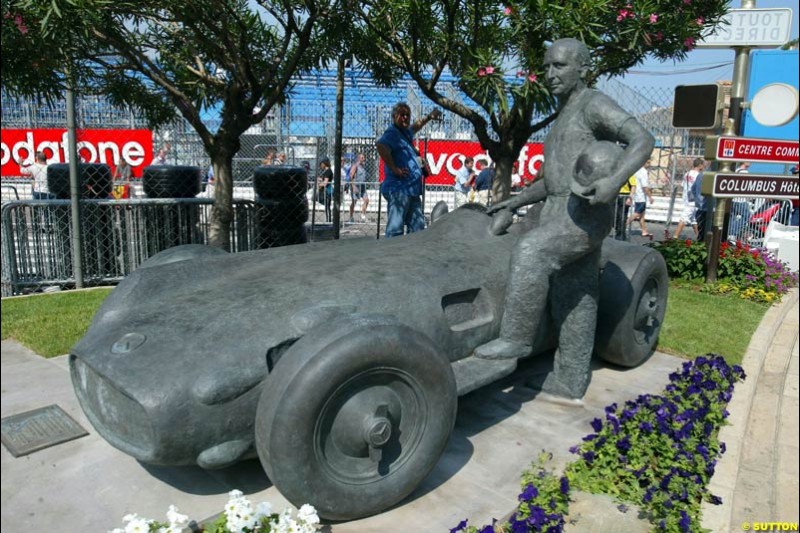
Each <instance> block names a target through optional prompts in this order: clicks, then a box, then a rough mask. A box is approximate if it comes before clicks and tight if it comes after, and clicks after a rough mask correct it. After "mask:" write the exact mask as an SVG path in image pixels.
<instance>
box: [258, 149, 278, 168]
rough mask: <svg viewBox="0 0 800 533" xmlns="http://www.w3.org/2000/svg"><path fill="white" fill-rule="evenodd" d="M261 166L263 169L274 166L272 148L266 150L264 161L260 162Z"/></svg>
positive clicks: (273, 151)
mask: <svg viewBox="0 0 800 533" xmlns="http://www.w3.org/2000/svg"><path fill="white" fill-rule="evenodd" d="M261 164H262V165H264V166H265V167H268V166H270V165H274V164H275V150H273V149H272V148H268V149H267V155H265V156H264V159H262V160H261Z"/></svg>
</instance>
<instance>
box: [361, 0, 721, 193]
mask: <svg viewBox="0 0 800 533" xmlns="http://www.w3.org/2000/svg"><path fill="white" fill-rule="evenodd" d="M728 7H729V6H728V2H727V0H558V1H555V0H508V1H506V2H497V1H491V0H364V1H363V7H362V13H363V14H362V15H361V17H360V21H359V23H360V26H361V27H362V28H363V31H364V32H365V34H366V35H367V36H368V37H367V40H368V41H369V42H372V43H373V47H372V49H371V50H370V53H369V54H368V55H366V56H364V57H363V58H361V59H362V62H363V63H364V64H365V65H366V66H367V68H369V70H370V71H371V72H372V73H373V75H374V76H375V77H376V79H378V80H380V81H382V82H384V83H392V82H395V81H397V80H398V79H399V78H400V77H401V76H403V75H404V74H408V75H409V76H410V77H411V78H412V79H413V81H414V82H415V83H416V84H417V86H418V87H419V89H420V91H421V92H422V93H423V94H425V96H427V97H428V98H429V99H430V100H432V101H433V102H435V103H436V104H437V105H439V106H441V107H442V108H444V109H446V110H448V111H451V112H453V113H456V114H457V115H459V116H461V117H464V118H465V119H467V120H469V122H470V123H471V124H472V125H473V127H474V130H475V133H476V135H477V137H478V140H479V141H480V143H481V146H482V147H483V148H484V149H486V150H488V152H489V155H490V156H491V158H492V160H494V161H495V162H496V164H497V171H496V172H497V175H496V178H495V182H494V186H493V189H494V190H493V193H494V198H495V199H498V200H502V199H505V198H507V197H508V195H509V193H510V189H511V172H512V167H513V163H514V161H515V160H516V159H517V157H518V155H519V152H520V150H521V149H522V147H523V146H524V145H525V144H526V143H527V142H528V139H529V138H530V137H531V136H532V135H533V134H534V133H536V132H537V131H540V130H542V129H543V128H546V127H547V126H548V125H549V124H550V123H551V122H552V121H553V120H554V119H555V118H556V112H557V109H556V106H555V104H556V102H555V101H554V99H553V98H552V96H551V95H550V93H549V92H548V90H547V88H546V87H545V85H544V76H543V74H544V72H543V69H542V63H543V60H544V54H545V52H546V50H547V48H548V46H549V44H550V43H552V42H553V41H555V40H557V39H561V38H566V37H573V38H577V39H579V40H581V41H583V42H584V43H585V44H586V45H587V47H588V48H589V50H590V52H591V54H592V69H591V73H590V75H589V79H588V81H589V83H590V84H592V83H593V82H595V81H596V80H597V79H598V78H599V77H600V76H605V75H608V76H617V75H620V74H623V73H625V72H626V71H627V70H628V69H630V68H631V67H633V66H635V65H637V64H639V63H641V62H642V61H643V60H644V59H645V58H646V57H648V56H650V57H655V58H658V59H661V60H675V61H681V60H684V59H685V58H686V55H687V53H688V52H690V51H691V50H692V49H693V48H694V47H695V45H696V44H697V42H698V41H699V40H701V39H702V38H703V37H704V36H707V35H708V34H710V33H712V32H713V31H714V29H715V28H716V26H717V25H718V24H720V20H721V18H722V17H723V16H724V15H725V13H726V12H727V9H728ZM445 73H449V74H452V75H453V76H454V77H455V78H456V79H457V80H458V81H457V85H458V88H459V89H460V91H461V92H462V93H464V94H465V95H466V96H467V97H468V99H466V100H463V101H462V100H459V99H457V98H454V97H452V96H451V95H452V91H448V88H447V86H445V84H442V83H440V79H441V77H442V75H443V74H445ZM622 104H623V105H624V103H622Z"/></svg>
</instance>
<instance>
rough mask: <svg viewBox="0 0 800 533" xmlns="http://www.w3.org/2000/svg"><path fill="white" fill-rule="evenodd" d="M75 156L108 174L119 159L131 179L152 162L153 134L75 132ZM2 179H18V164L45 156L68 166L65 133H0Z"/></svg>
mask: <svg viewBox="0 0 800 533" xmlns="http://www.w3.org/2000/svg"><path fill="white" fill-rule="evenodd" d="M76 133H77V138H78V156H79V157H80V158H81V160H82V161H84V162H86V163H106V164H108V165H109V166H111V170H112V171H113V170H114V168H115V167H116V166H117V164H118V163H119V161H120V160H121V159H123V158H124V159H125V160H126V161H127V162H128V164H129V165H130V166H131V169H132V171H133V175H134V176H141V174H142V168H144V167H145V166H147V165H149V164H150V163H151V162H152V161H153V132H152V131H150V130H141V129H140V130H103V129H87V130H77V132H76ZM0 144H1V145H2V153H1V154H0V161H2V172H1V174H2V175H3V176H19V175H20V163H24V162H26V161H33V157H34V155H35V154H36V152H38V151H41V152H44V155H45V157H46V158H47V162H48V163H65V162H67V159H68V158H67V130H66V129H60V128H53V129H30V128H29V129H6V128H3V129H2V131H1V132H0Z"/></svg>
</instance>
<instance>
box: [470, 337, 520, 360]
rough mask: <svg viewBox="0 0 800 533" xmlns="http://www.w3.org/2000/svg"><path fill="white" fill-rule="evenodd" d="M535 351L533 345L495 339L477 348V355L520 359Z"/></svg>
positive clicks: (482, 357) (491, 357)
mask: <svg viewBox="0 0 800 533" xmlns="http://www.w3.org/2000/svg"><path fill="white" fill-rule="evenodd" d="M531 353H533V346H528V345H527V344H520V343H517V342H511V341H507V340H505V339H494V340H493V341H489V342H487V343H486V344H482V345H480V346H478V347H477V348H475V357H478V358H480V359H495V360H496V359H519V358H520V357H527V356H529V355H530V354H531Z"/></svg>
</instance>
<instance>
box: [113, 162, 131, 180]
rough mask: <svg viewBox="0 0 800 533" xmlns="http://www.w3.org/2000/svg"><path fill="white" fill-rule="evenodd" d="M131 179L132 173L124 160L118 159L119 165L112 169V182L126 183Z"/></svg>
mask: <svg viewBox="0 0 800 533" xmlns="http://www.w3.org/2000/svg"><path fill="white" fill-rule="evenodd" d="M132 177H133V172H132V171H131V166H130V165H129V164H128V162H127V161H126V160H125V159H124V158H123V159H120V161H119V165H117V168H115V169H114V176H113V178H114V181H119V182H125V183H127V182H129V181H131V178H132Z"/></svg>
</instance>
